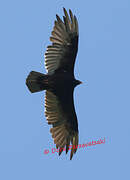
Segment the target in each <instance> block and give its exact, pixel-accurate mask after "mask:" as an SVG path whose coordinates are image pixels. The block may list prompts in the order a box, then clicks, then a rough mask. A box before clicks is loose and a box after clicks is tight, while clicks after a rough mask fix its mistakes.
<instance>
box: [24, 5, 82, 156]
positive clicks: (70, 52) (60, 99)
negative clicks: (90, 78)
mask: <svg viewBox="0 0 130 180" xmlns="http://www.w3.org/2000/svg"><path fill="white" fill-rule="evenodd" d="M63 10H64V16H63V21H62V20H61V19H60V17H59V16H58V15H56V21H55V23H54V27H53V30H52V32H51V37H50V41H51V42H52V44H51V45H49V46H48V47H47V50H46V52H45V67H46V70H47V74H42V73H39V72H35V71H31V72H30V74H29V75H28V77H27V79H26V85H27V87H28V88H29V90H30V91H31V92H32V93H34V92H39V91H42V90H46V93H45V116H46V119H47V121H48V124H50V125H52V127H51V129H50V132H51V134H52V137H53V139H54V143H55V144H56V147H57V148H59V155H60V154H61V153H62V151H63V149H64V148H65V149H66V153H67V152H68V150H69V145H70V144H72V148H71V154H70V159H72V157H73V154H74V153H75V152H76V150H77V146H78V121H77V116H76V112H75V107H74V100H73V92H74V88H75V87H76V86H77V85H79V84H81V81H79V80H76V79H75V77H74V64H75V59H76V55H77V51H78V37H79V31H78V22H77V18H76V16H75V15H73V14H72V11H71V10H69V14H68V13H67V11H66V9H65V8H63Z"/></svg>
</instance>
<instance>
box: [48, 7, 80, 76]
mask: <svg viewBox="0 0 130 180" xmlns="http://www.w3.org/2000/svg"><path fill="white" fill-rule="evenodd" d="M63 9H64V14H65V16H63V19H64V21H62V20H61V19H60V17H59V16H58V15H56V18H57V20H56V21H55V25H54V27H53V31H52V33H51V34H52V36H51V37H50V40H51V41H52V45H50V46H48V47H47V50H46V53H45V67H46V70H47V72H48V73H53V72H54V71H67V72H70V73H73V71H74V63H75V59H76V55H77V50H78V35H79V33H78V22H77V19H76V16H73V14H72V12H71V10H69V15H70V17H69V15H68V13H67V11H66V9H65V8H63Z"/></svg>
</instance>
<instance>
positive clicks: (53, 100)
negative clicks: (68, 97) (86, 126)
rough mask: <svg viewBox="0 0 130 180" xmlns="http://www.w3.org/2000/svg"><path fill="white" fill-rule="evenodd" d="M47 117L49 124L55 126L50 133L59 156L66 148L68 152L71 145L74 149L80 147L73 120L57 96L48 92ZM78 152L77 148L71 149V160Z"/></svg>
mask: <svg viewBox="0 0 130 180" xmlns="http://www.w3.org/2000/svg"><path fill="white" fill-rule="evenodd" d="M45 116H46V118H47V121H48V124H51V125H52V126H53V127H52V128H51V129H50V132H51V133H52V137H53V139H54V143H55V144H56V147H57V148H59V155H60V154H61V153H62V151H63V148H64V147H66V153H67V152H68V149H69V145H70V143H72V147H77V146H78V132H77V131H74V130H72V129H71V125H70V123H71V119H70V120H69V119H68V117H67V115H66V114H65V113H64V112H63V109H62V107H61V105H60V102H59V101H58V99H57V96H55V95H54V94H53V93H52V92H50V91H46V94H45ZM76 150H77V148H72V149H71V155H70V159H72V156H73V154H74V153H75V152H76Z"/></svg>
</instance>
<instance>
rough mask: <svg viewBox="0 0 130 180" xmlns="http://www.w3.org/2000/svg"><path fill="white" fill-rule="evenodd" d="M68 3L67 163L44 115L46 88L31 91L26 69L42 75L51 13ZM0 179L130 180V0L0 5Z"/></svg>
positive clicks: (63, 1) (14, 2) (11, 3)
mask: <svg viewBox="0 0 130 180" xmlns="http://www.w3.org/2000/svg"><path fill="white" fill-rule="evenodd" d="M62 7H65V8H66V9H67V10H68V9H69V8H70V9H71V10H72V12H73V13H74V14H75V15H76V16H77V19H78V22H79V33H80V37H79V51H78V56H77V61H76V65H75V76H76V78H77V79H80V80H81V81H83V82H84V83H83V84H82V85H80V86H78V87H77V88H76V89H75V94H74V98H75V99H74V100H75V108H76V112H77V117H78V122H79V143H80V144H83V143H86V142H89V141H91V140H97V139H98V138H104V137H105V138H106V142H105V144H101V145H96V146H92V147H89V148H84V149H83V148H82V149H79V150H78V151H77V153H76V154H75V155H74V157H73V160H72V161H70V160H69V156H70V155H69V154H68V155H67V156H66V155H65V153H64V152H63V153H62V155H61V156H60V157H59V156H58V154H56V153H54V154H52V153H49V154H48V155H45V154H44V153H43V152H44V150H45V149H51V148H52V147H55V146H54V144H53V140H52V138H51V134H50V133H49V129H50V126H49V125H48V124H47V123H46V119H45V116H44V92H40V93H36V94H31V93H30V92H29V91H28V89H27V87H26V85H25V79H26V77H27V75H28V73H29V72H30V71H31V70H35V71H39V72H43V73H45V68H44V53H45V50H46V47H47V45H49V44H50V42H49V36H50V33H51V30H52V27H53V23H54V20H55V15H56V14H59V15H60V16H62V15H63V10H62ZM0 52H1V53H0V67H1V70H0V77H1V78H0V79H1V93H0V99H1V100H0V104H1V113H0V119H1V120H0V139H1V143H0V171H1V173H0V179H3V180H7V179H13V180H16V179H19V180H23V179H24V180H28V179H31V180H35V179H39V180H42V179H52V178H53V179H63V180H64V179H72V178H73V179H79V178H80V179H81V178H85V179H89V180H95V179H99V180H104V179H105V180H110V179H112V180H115V179H118V180H122V179H129V169H128V168H129V162H130V155H129V151H130V141H129V137H130V133H129V131H130V122H129V121H130V1H129V0H109V1H108V0H98V1H97V0H93V1H88V0H86V1H85V0H84V1H75V0H70V1H69V0H61V1H60V0H59V1H58V0H52V1H50V0H48V1H43V0H37V1H31V0H28V1H25V0H22V1H15V0H12V1H8V0H6V1H3V2H2V1H1V2H0Z"/></svg>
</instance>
